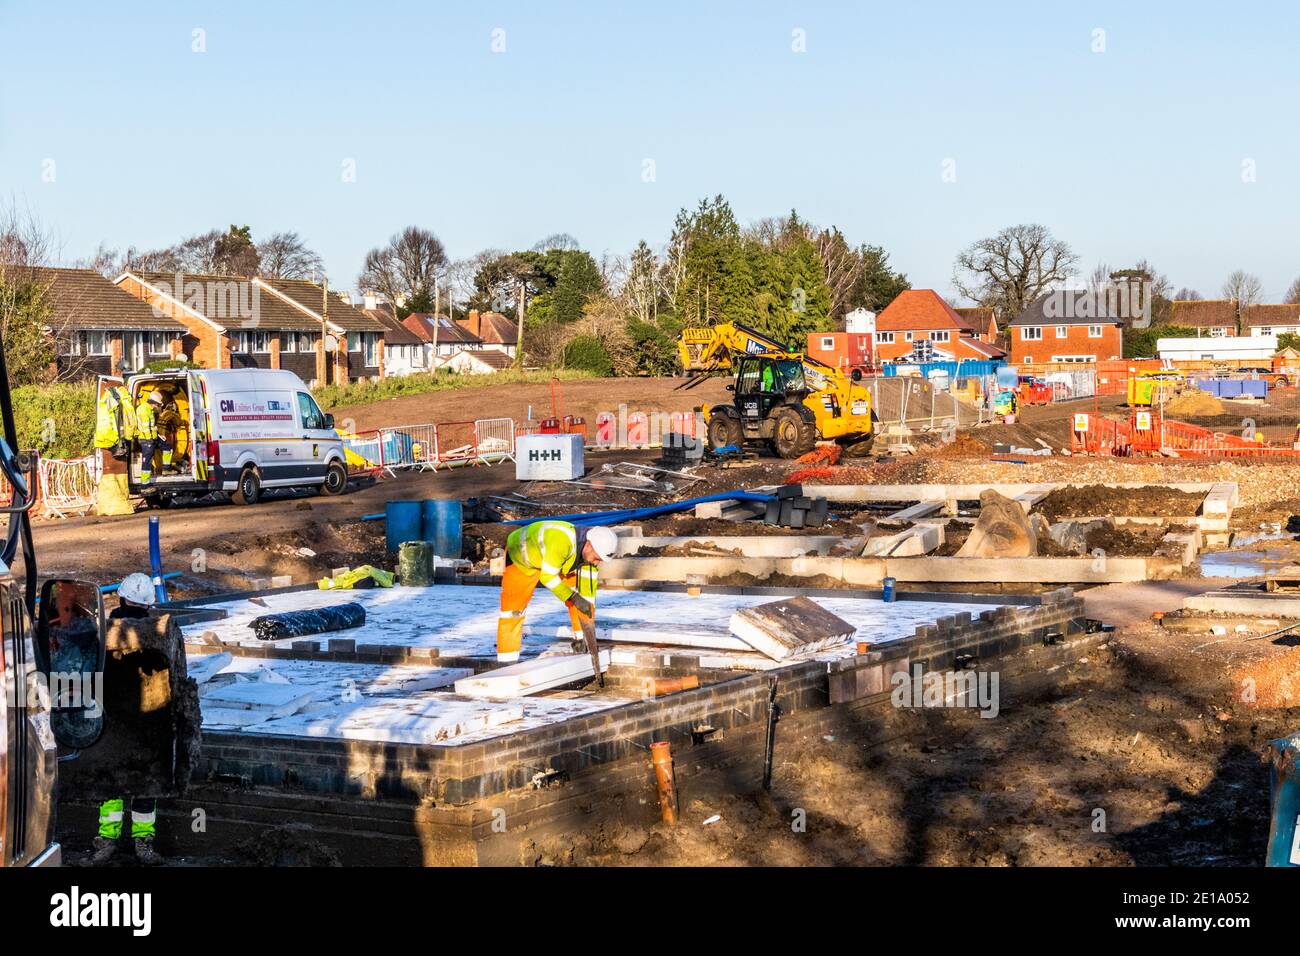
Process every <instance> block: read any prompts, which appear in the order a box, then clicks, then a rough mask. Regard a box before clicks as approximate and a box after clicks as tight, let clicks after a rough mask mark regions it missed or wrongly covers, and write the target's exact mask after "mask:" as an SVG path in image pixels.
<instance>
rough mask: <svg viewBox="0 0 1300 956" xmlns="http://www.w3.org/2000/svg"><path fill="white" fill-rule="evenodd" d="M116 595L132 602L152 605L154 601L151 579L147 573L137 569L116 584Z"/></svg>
mask: <svg viewBox="0 0 1300 956" xmlns="http://www.w3.org/2000/svg"><path fill="white" fill-rule="evenodd" d="M117 596H118V597H120V598H125V599H126V600H128V601H130V602H131V603H132V604H144V605H152V604H153V603H154V601H155V597H154V590H153V581H151V580H149V575H147V574H141V573H140V572H139V571H137V572H135V573H134V574H128V575H127V576H126V577H124V578H123V579H122V583H121V584H120V585H118V588H117Z"/></svg>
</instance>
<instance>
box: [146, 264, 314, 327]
mask: <svg viewBox="0 0 1300 956" xmlns="http://www.w3.org/2000/svg"><path fill="white" fill-rule="evenodd" d="M127 275H129V276H135V277H136V278H137V279H139V280H140V281H141V282H144V283H146V284H147V285H150V286H152V287H153V288H155V289H157V290H158V291H160V292H162V293H163V294H165V295H167V296H169V297H170V298H172V299H175V300H176V301H178V302H180V303H181V304H183V305H185V306H188V307H189V308H190V309H192V310H193V311H195V312H197V313H199V314H200V315H202V316H204V317H205V318H206V319H208V320H209V321H210V322H214V323H216V324H217V325H219V326H221V327H222V328H223V329H226V330H230V331H238V330H240V329H267V330H280V329H282V330H285V331H290V332H319V331H320V320H318V319H314V318H312V317H311V316H309V315H307V314H306V313H305V312H303V311H302V310H301V309H299V308H297V307H296V306H294V305H292V304H290V303H288V302H285V301H284V300H283V299H281V298H280V297H279V296H277V295H275V294H274V293H273V292H268V291H267V290H266V289H264V288H262V287H260V286H259V285H258V284H257V283H256V282H253V281H252V280H251V279H249V278H246V277H243V276H217V275H204V274H202V273H195V272H179V273H178V272H141V271H136V270H130V271H128V272H127ZM146 308H148V306H146ZM331 318H332V316H331Z"/></svg>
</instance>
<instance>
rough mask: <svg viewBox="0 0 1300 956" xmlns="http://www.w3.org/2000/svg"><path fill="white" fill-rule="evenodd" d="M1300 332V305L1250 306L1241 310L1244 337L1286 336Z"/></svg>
mask: <svg viewBox="0 0 1300 956" xmlns="http://www.w3.org/2000/svg"><path fill="white" fill-rule="evenodd" d="M1288 332H1289V333H1291V334H1295V333H1298V332H1300V304H1294V305H1248V306H1246V307H1245V308H1244V309H1242V310H1241V334H1242V335H1285V334H1287V333H1288Z"/></svg>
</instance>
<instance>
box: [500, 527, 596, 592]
mask: <svg viewBox="0 0 1300 956" xmlns="http://www.w3.org/2000/svg"><path fill="white" fill-rule="evenodd" d="M506 553H507V554H509V555H510V560H511V561H512V562H514V563H515V564H517V565H518V566H519V568H520V569H521V570H523V571H532V572H536V573H537V575H538V577H539V580H540V583H541V584H542V586H543V587H545V588H546V589H547V590H548V591H550V592H551V593H552V594H554V595H555V596H556V597H557V598H559V599H560V600H561V601H567V600H569V598H570V597H572V596H573V588H571V587H569V586H568V585H567V584H565V583H564V579H565V577H567V576H568V575H569V574H572V573H573V569H574V566H575V565H579V564H581V565H582V566H581V567H580V568H579V569H578V593H579V594H581V595H582V596H583V597H585V598H587V599H589V600H592V599H594V598H595V597H596V580H597V575H596V568H595V566H594V565H591V564H584V563H582V555H581V553H580V548H579V547H578V529H577V528H576V527H574V526H573V525H571V524H570V523H569V522H567V521H546V520H543V521H534V522H533V523H532V524H529V525H525V526H524V527H522V528H518V529H516V530H514V531H512V532H510V537H509V538H507V539H506Z"/></svg>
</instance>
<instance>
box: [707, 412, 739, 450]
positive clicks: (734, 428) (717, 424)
mask: <svg viewBox="0 0 1300 956" xmlns="http://www.w3.org/2000/svg"><path fill="white" fill-rule="evenodd" d="M708 438H709V447H710V448H723V447H725V446H727V445H735V446H736V447H737V448H739V447H740V446H741V443H742V442H743V441H744V440H745V434H744V432H742V431H741V428H740V422H738V421H736V420H735V419H734V418H732V417H731V416H730V415H724V414H722V413H720V412H714V413H713V415H711V416H710V417H709V433H708Z"/></svg>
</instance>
